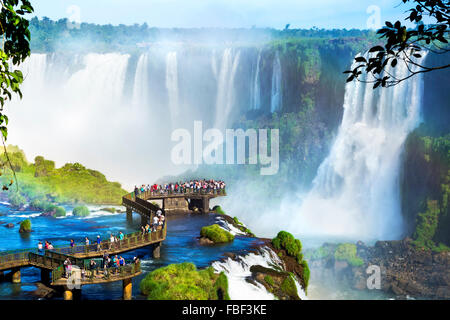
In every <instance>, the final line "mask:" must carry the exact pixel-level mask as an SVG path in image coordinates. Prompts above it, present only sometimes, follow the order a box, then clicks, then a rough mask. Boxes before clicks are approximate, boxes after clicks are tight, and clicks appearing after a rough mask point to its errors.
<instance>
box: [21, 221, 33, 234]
mask: <svg viewBox="0 0 450 320" xmlns="http://www.w3.org/2000/svg"><path fill="white" fill-rule="evenodd" d="M19 232H20V233H29V232H31V221H30V220H29V219H27V220H24V221H22V222H21V223H20V228H19Z"/></svg>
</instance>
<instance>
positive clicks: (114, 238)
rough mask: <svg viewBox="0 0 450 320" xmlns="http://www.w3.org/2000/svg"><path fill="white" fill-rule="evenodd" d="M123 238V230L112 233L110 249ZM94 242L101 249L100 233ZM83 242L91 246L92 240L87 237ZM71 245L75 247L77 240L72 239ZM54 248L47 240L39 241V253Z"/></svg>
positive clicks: (98, 249)
mask: <svg viewBox="0 0 450 320" xmlns="http://www.w3.org/2000/svg"><path fill="white" fill-rule="evenodd" d="M123 239H125V235H124V234H123V232H122V231H119V233H118V234H116V235H114V234H113V233H111V234H110V236H109V250H111V249H112V248H113V246H114V245H115V244H118V243H119V241H121V240H123ZM94 243H95V244H96V247H97V251H100V250H101V243H102V239H101V238H100V235H97V239H96V240H95V242H94ZM83 244H84V245H86V246H90V245H91V240H89V238H88V237H85V238H84V243H83ZM69 245H70V247H71V248H74V247H75V246H76V243H75V240H73V239H70V244H69ZM53 249H55V248H54V247H53V245H52V243H51V242H49V241H47V240H45V241H44V244H43V243H42V241H39V243H38V253H40V254H43V253H44V252H45V251H46V250H53Z"/></svg>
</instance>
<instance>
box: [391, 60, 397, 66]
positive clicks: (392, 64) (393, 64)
mask: <svg viewBox="0 0 450 320" xmlns="http://www.w3.org/2000/svg"><path fill="white" fill-rule="evenodd" d="M396 65H397V59H394V60H392V62H391V67H392V68H395V66H396Z"/></svg>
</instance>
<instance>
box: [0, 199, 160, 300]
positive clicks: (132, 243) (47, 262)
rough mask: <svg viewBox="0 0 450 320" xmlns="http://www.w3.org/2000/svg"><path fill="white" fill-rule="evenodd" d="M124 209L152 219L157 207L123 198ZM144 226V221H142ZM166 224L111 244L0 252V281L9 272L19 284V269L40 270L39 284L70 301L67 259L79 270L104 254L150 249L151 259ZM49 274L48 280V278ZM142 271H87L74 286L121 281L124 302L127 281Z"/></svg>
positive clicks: (134, 268) (131, 268)
mask: <svg viewBox="0 0 450 320" xmlns="http://www.w3.org/2000/svg"><path fill="white" fill-rule="evenodd" d="M123 199H124V205H125V206H126V208H127V214H128V212H129V211H130V210H132V211H135V212H137V213H139V214H141V216H142V217H144V218H145V219H152V218H153V215H154V214H155V213H156V211H157V210H160V209H159V208H158V207H157V206H155V205H153V204H151V203H149V202H147V201H145V200H142V199H140V198H136V199H130V198H127V196H125V197H124V198H123ZM143 222H144V221H143ZM166 235H167V221H165V223H164V226H163V228H162V229H160V230H157V231H153V232H150V233H145V234H142V233H141V232H135V233H131V234H127V235H125V236H124V239H123V240H119V241H115V242H113V243H111V242H110V241H109V240H108V239H106V240H103V241H101V243H100V244H99V245H97V244H96V243H95V244H91V245H80V246H74V247H57V248H55V249H52V250H43V251H42V252H39V251H38V250H37V249H28V250H27V249H26V250H17V251H12V252H0V277H2V276H3V271H6V270H11V272H10V278H11V280H12V282H13V283H20V282H21V278H20V268H24V267H36V268H39V269H41V280H42V282H43V283H46V284H50V285H53V286H63V287H64V299H67V300H71V299H72V296H73V294H72V289H71V288H70V287H71V286H70V285H69V286H68V280H69V279H67V278H65V277H64V272H63V271H64V267H63V263H64V261H65V260H66V259H67V258H69V259H70V261H71V263H72V265H73V266H78V267H79V268H80V270H81V269H85V268H86V261H88V260H89V261H90V259H91V258H98V257H102V256H103V254H104V253H105V252H106V253H107V254H109V255H110V256H113V255H118V254H122V253H125V252H128V251H132V250H136V249H139V248H142V247H147V246H152V249H153V257H154V258H159V257H160V248H161V243H162V241H164V240H165V239H166ZM50 273H51V276H50ZM141 273H142V271H141V269H140V265H139V264H132V265H125V266H122V267H119V268H117V270H115V269H111V270H109V271H107V272H103V271H99V270H97V271H96V272H95V271H87V274H86V278H85V279H81V280H80V281H79V282H78V283H77V284H78V285H80V286H82V285H86V284H97V283H105V282H113V281H119V280H122V281H123V288H124V299H125V300H129V299H131V279H132V278H133V277H135V276H137V275H139V274H141Z"/></svg>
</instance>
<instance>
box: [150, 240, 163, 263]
mask: <svg viewBox="0 0 450 320" xmlns="http://www.w3.org/2000/svg"><path fill="white" fill-rule="evenodd" d="M152 249H153V258H154V259H159V258H160V257H161V242H157V243H154V244H153V245H152Z"/></svg>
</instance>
